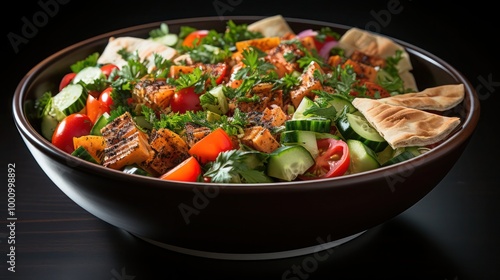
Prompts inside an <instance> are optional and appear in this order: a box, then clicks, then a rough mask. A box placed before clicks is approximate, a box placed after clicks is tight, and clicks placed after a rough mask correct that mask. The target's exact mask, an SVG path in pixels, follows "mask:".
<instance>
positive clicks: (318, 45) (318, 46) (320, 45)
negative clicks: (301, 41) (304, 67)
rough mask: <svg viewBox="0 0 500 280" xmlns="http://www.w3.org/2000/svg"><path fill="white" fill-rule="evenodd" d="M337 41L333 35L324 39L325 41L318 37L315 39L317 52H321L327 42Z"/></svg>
mask: <svg viewBox="0 0 500 280" xmlns="http://www.w3.org/2000/svg"><path fill="white" fill-rule="evenodd" d="M335 40H336V39H335V38H334V37H333V36H331V35H326V36H325V37H324V40H323V39H321V40H320V39H319V38H318V37H317V36H316V37H314V46H316V50H318V51H319V50H321V49H322V48H323V46H324V45H325V43H326V42H330V41H335Z"/></svg>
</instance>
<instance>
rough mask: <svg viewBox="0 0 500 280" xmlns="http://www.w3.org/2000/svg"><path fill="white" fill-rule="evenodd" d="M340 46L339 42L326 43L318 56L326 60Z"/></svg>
mask: <svg viewBox="0 0 500 280" xmlns="http://www.w3.org/2000/svg"><path fill="white" fill-rule="evenodd" d="M337 44H338V41H328V42H326V43H325V44H324V45H323V47H321V50H319V52H318V54H319V55H320V56H321V57H323V58H324V59H328V57H329V56H330V51H331V50H332V49H333V48H334V47H335V46H336V45H337Z"/></svg>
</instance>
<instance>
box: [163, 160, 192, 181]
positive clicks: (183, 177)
mask: <svg viewBox="0 0 500 280" xmlns="http://www.w3.org/2000/svg"><path fill="white" fill-rule="evenodd" d="M200 175H201V165H200V164H199V163H198V161H197V160H196V158H195V157H193V156H191V157H188V158H187V159H186V160H184V161H183V162H181V163H180V164H179V165H177V166H176V167H174V168H172V169H170V170H169V171H168V172H167V173H165V174H163V175H161V176H160V179H163V180H173V181H182V182H196V181H197V180H198V177H199V176H200Z"/></svg>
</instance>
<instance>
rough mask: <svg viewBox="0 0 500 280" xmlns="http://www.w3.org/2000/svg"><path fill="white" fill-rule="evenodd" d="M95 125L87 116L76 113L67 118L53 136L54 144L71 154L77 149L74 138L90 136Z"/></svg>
mask: <svg viewBox="0 0 500 280" xmlns="http://www.w3.org/2000/svg"><path fill="white" fill-rule="evenodd" d="M92 126H93V123H92V121H91V120H90V118H89V117H88V116H87V115H85V114H80V113H75V114H71V115H68V116H67V117H65V118H64V119H63V120H62V121H61V122H60V123H59V124H58V125H57V127H56V129H55V130H54V133H53V134H52V144H54V146H56V147H58V148H59V149H61V150H63V151H65V152H67V153H69V154H71V153H72V152H73V151H74V150H75V147H74V145H73V137H80V136H84V135H89V134H90V130H91V129H92Z"/></svg>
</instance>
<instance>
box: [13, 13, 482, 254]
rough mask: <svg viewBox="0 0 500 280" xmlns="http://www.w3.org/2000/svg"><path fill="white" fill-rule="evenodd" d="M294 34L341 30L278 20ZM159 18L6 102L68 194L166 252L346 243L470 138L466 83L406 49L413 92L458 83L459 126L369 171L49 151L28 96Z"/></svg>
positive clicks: (42, 67)
mask: <svg viewBox="0 0 500 280" xmlns="http://www.w3.org/2000/svg"><path fill="white" fill-rule="evenodd" d="M261 18H262V17H249V16H245V17H232V18H224V19H221V18H219V17H205V18H191V19H182V20H170V21H166V23H167V24H168V26H169V28H170V30H171V32H177V31H178V30H179V27H180V26H182V25H190V26H193V27H196V28H199V29H216V30H218V31H222V30H224V28H225V23H226V20H228V19H232V20H233V21H235V22H236V23H251V22H254V21H256V20H258V19H261ZM287 20H288V22H289V25H290V26H291V27H292V29H293V30H295V31H297V32H299V31H301V30H304V29H309V28H312V29H316V30H318V29H319V28H320V27H323V26H329V27H331V28H332V29H333V30H335V31H337V32H339V33H340V34H342V33H344V32H345V31H346V30H348V29H349V28H350V27H349V26H344V25H339V24H334V23H329V22H319V21H314V20H304V19H296V18H287ZM159 25H160V23H159V22H153V23H150V24H144V25H139V26H134V27H130V28H125V29H121V30H118V31H115V32H110V33H106V34H102V35H100V36H97V37H94V38H90V39H88V40H84V41H82V42H80V43H77V44H74V45H72V46H69V47H67V48H65V49H63V50H61V51H59V52H57V53H55V54H54V55H52V56H50V57H48V58H47V59H45V60H43V61H42V62H40V63H39V64H38V65H36V66H35V67H34V68H33V69H32V70H31V71H30V72H29V73H27V74H26V75H25V76H24V78H23V79H22V80H21V81H20V83H19V86H18V87H17V89H16V92H15V95H14V98H13V104H12V105H13V114H14V120H15V124H16V126H17V129H18V131H19V133H20V134H21V136H22V139H23V140H24V142H25V144H26V147H27V148H28V149H29V151H30V152H31V154H32V155H33V157H34V159H35V160H36V161H37V162H38V164H39V165H40V167H41V169H42V170H43V171H44V172H45V173H46V174H47V176H48V177H49V178H50V179H51V180H52V181H53V182H54V183H55V185H56V186H57V187H59V188H60V189H61V190H62V191H63V192H64V193H65V194H66V195H67V196H68V197H69V198H70V199H72V200H73V201H74V202H75V203H76V204H78V205H79V206H81V207H82V208H83V209H85V210H86V211H88V212H89V213H91V214H93V215H95V216H96V217H98V218H99V219H102V220H103V221H105V222H107V223H109V224H111V225H114V226H116V227H118V228H121V229H123V230H125V231H127V232H130V233H131V234H133V235H135V236H137V237H138V238H142V239H144V240H146V241H148V242H151V243H153V244H156V245H158V246H162V247H164V248H168V249H170V250H174V251H178V252H183V253H187V254H192V255H198V256H205V257H211V258H221V259H270V258H281V257H289V256H296V255H301V254H306V253H311V252H314V251H319V250H323V249H327V248H330V247H332V246H336V245H339V244H342V243H344V242H346V241H349V240H351V239H353V238H355V237H357V236H358V235H360V234H363V233H364V232H365V231H367V230H370V229H371V228H373V227H375V226H377V225H379V224H381V223H384V222H385V221H387V220H388V219H391V218H393V217H395V216H397V215H399V214H400V213H402V212H404V211H405V210H406V209H408V208H409V207H411V206H412V205H414V204H415V203H417V202H418V201H419V200H420V199H422V198H423V197H424V196H425V195H426V194H428V193H429V191H431V190H432V189H433V188H434V187H436V185H438V184H439V182H440V181H441V180H442V179H443V178H444V177H445V176H446V175H447V173H448V172H449V171H450V170H451V169H452V168H453V166H454V164H455V162H456V161H457V160H458V159H459V157H460V155H461V154H462V152H463V150H464V148H465V147H466V146H467V143H468V141H469V139H470V137H471V135H472V134H473V132H474V130H475V127H476V124H477V121H478V118H479V102H478V98H477V95H476V93H475V91H474V88H473V87H472V86H471V84H470V83H469V81H468V80H467V79H466V78H465V77H464V76H463V75H462V74H461V73H460V72H459V71H457V70H456V69H455V68H453V66H451V65H449V64H448V63H446V62H445V61H443V60H442V59H440V58H438V57H436V56H434V55H433V54H431V53H429V52H427V51H425V50H423V49H420V48H418V47H416V46H413V45H410V44H407V43H405V42H402V41H399V40H397V38H394V40H395V41H396V42H398V43H399V44H401V45H403V46H404V47H406V49H407V51H408V53H409V54H410V56H411V61H412V64H413V67H414V70H413V73H414V76H415V79H416V81H417V84H418V85H419V87H420V88H426V87H431V86H437V85H444V84H455V83H463V84H464V86H465V99H464V101H463V102H462V103H461V104H460V105H458V106H457V107H455V108H454V109H453V110H452V112H447V113H449V114H450V115H456V116H459V117H460V118H461V125H460V129H459V130H458V132H456V133H454V134H453V135H452V136H451V137H449V138H448V139H447V140H446V141H444V142H442V143H441V144H439V145H438V146H437V147H435V148H434V149H432V150H431V151H430V152H428V153H425V154H423V155H421V156H418V157H416V158H413V159H411V160H408V161H406V162H403V163H399V164H395V165H392V166H388V167H384V168H379V169H376V170H373V171H370V172H364V173H359V174H353V175H347V176H342V177H338V178H332V179H327V180H317V181H303V182H290V183H273V184H252V185H241V184H206V183H184V182H169V181H164V180H160V179H157V178H152V177H144V176H139V175H130V174H125V173H123V172H120V171H116V170H112V169H109V168H104V167H101V166H98V165H95V164H92V163H89V162H86V161H83V160H80V159H79V158H76V157H73V156H71V155H69V154H66V153H64V152H62V151H61V150H58V149H57V148H55V147H54V146H52V145H51V143H50V142H49V141H47V140H45V139H44V138H43V137H42V135H41V134H40V127H39V124H38V123H36V122H32V121H31V120H30V119H29V117H28V116H29V114H28V113H27V112H26V111H25V109H24V108H25V106H26V104H27V103H28V102H33V99H34V98H35V97H36V96H38V95H39V94H41V93H42V92H44V91H46V90H47V89H53V90H54V91H56V89H57V86H58V83H59V80H60V78H61V77H62V76H63V74H64V73H66V71H67V69H68V67H69V65H71V64H73V63H74V62H75V61H77V60H81V59H84V58H85V57H87V56H88V55H89V54H91V53H93V52H96V51H98V52H101V51H102V50H103V49H104V47H105V45H106V43H107V41H108V38H109V37H110V36H115V37H118V36H137V37H142V38H145V37H147V36H148V32H149V31H150V30H152V29H154V28H157V27H158V26H159Z"/></svg>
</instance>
